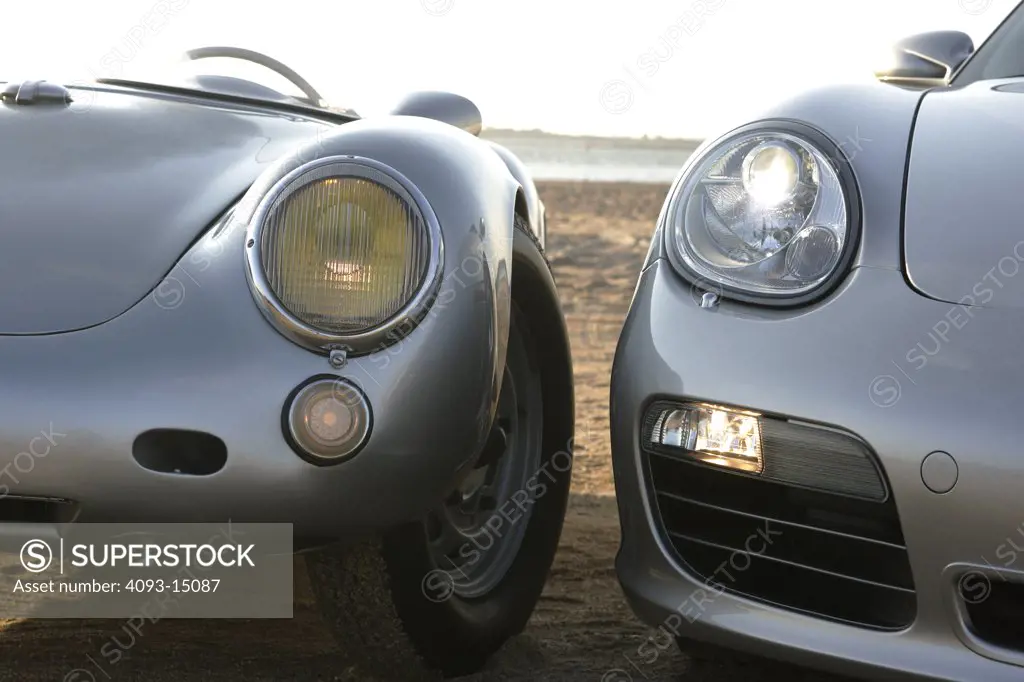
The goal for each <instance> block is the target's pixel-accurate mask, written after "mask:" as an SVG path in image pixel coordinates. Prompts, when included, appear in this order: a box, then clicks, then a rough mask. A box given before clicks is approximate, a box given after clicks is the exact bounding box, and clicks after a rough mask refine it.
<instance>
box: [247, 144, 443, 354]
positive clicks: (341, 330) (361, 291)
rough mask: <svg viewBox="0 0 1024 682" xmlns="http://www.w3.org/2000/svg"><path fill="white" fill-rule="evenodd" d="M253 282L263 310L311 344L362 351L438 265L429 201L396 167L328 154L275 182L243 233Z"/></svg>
mask: <svg viewBox="0 0 1024 682" xmlns="http://www.w3.org/2000/svg"><path fill="white" fill-rule="evenodd" d="M246 248H247V251H248V254H247V255H248V261H249V281H250V283H251V285H252V287H253V292H254V295H255V296H256V298H257V300H258V301H259V302H260V303H261V307H262V308H263V310H264V313H265V314H266V315H267V317H268V318H269V319H270V320H271V322H273V323H274V324H275V325H276V326H277V327H278V328H279V330H281V331H282V332H283V333H285V334H286V335H288V336H290V337H291V338H292V339H293V340H295V341H297V342H299V343H301V344H302V345H305V346H307V347H309V348H311V349H314V350H320V351H325V350H328V349H331V348H335V347H340V348H345V349H347V350H348V351H349V352H353V353H360V352H370V351H373V350H376V349H377V348H379V347H380V346H381V344H384V343H389V342H392V341H394V340H397V339H396V338H395V337H396V336H397V335H398V334H399V333H405V332H407V331H408V330H409V329H410V328H411V325H410V324H409V323H410V322H412V323H415V321H416V320H417V318H418V317H419V316H421V315H422V314H423V313H425V312H426V310H425V307H426V306H425V304H426V303H428V302H429V296H430V294H431V293H432V291H433V289H434V288H435V285H436V283H437V280H438V276H439V273H440V272H441V266H442V263H441V261H442V257H443V250H442V249H443V247H442V241H441V232H440V228H439V226H438V224H437V219H436V218H435V216H434V214H433V212H432V211H431V208H430V206H429V204H427V202H426V200H425V199H424V197H423V196H422V195H421V194H420V193H419V191H418V190H417V189H416V188H415V187H414V186H413V185H412V184H411V183H409V182H408V181H407V180H406V179H405V178H403V177H402V176H401V175H400V174H399V173H398V172H397V171H395V170H394V169H391V168H388V167H386V166H384V165H382V164H379V163H377V162H374V161H370V160H368V159H352V158H351V157H335V158H325V159H319V160H317V161H313V162H311V163H308V164H305V165H303V166H301V167H299V168H297V169H295V170H294V171H292V172H291V173H289V174H288V175H286V176H285V177H284V178H282V179H281V180H280V181H279V182H277V183H276V184H275V185H274V187H273V188H271V190H270V191H269V192H268V193H267V194H266V196H265V197H264V198H263V200H262V201H261V203H260V205H259V206H258V207H257V209H256V211H255V213H254V215H253V218H252V220H251V223H250V225H249V234H248V236H247V239H246Z"/></svg>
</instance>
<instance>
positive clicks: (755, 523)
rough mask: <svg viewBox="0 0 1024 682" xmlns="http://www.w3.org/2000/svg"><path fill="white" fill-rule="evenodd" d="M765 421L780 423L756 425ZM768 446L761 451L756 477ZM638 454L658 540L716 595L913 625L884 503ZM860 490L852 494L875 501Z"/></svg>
mask: <svg viewBox="0 0 1024 682" xmlns="http://www.w3.org/2000/svg"><path fill="white" fill-rule="evenodd" d="M772 421H780V422H781V421H782V420H771V419H765V418H762V423H765V424H768V423H770V422H772ZM782 423H785V422H782ZM801 428H809V427H806V426H802V427H801ZM772 431H773V429H772V428H771V427H770V426H769V428H768V429H764V430H763V434H762V435H763V437H764V440H765V441H767V440H768V436H769V435H770V434H771V433H772ZM823 433H827V434H828V435H827V436H826V438H827V439H832V438H835V436H836V434H837V432H836V431H833V430H827V431H823ZM843 437H845V438H850V440H855V439H852V438H851V437H848V436H843ZM855 442H857V443H861V441H855ZM777 445H778V443H776V444H769V443H768V442H765V444H764V446H765V447H764V449H765V453H766V462H765V466H766V469H767V468H768V467H770V466H771V462H770V461H769V460H770V459H771V458H772V456H773V451H774V454H775V456H776V457H777V456H778V447H777ZM791 445H792V446H793V447H797V446H798V444H795V443H794V444H791ZM865 447H866V446H865ZM645 449H646V456H647V463H648V475H649V484H650V487H651V489H652V492H653V495H652V499H653V500H654V503H653V506H654V509H653V511H654V513H655V517H656V518H660V521H661V525H662V532H663V534H664V536H665V538H666V540H667V541H668V543H669V544H670V545H671V547H672V548H673V549H674V550H675V552H676V554H677V556H678V558H679V560H680V561H681V562H682V563H683V564H685V565H686V566H687V567H688V568H689V569H690V570H691V571H692V572H693V573H694V574H696V575H697V576H698V577H699V578H701V579H703V580H704V581H706V582H707V583H708V584H709V585H711V586H713V587H714V588H715V589H716V590H725V591H727V592H732V593H735V594H739V595H743V596H746V597H749V598H752V599H756V600H759V601H763V602H768V603H771V604H773V605H775V606H778V607H781V608H787V609H791V610H795V611H800V612H803V613H806V614H809V615H815V616H819V617H824V618H829V619H832V620H838V621H842V622H846V623H850V624H856V625H862V626H867V627H872V628H880V629H886V630H897V629H902V628H905V627H907V626H909V625H910V624H911V623H912V622H913V620H914V617H915V614H916V610H917V603H916V598H915V593H914V582H913V578H912V575H911V570H910V561H909V558H908V556H907V550H906V546H905V545H904V541H903V532H902V530H901V529H900V524H899V518H898V516H897V512H896V506H895V504H894V502H893V500H892V497H891V496H890V495H885V496H884V498H883V499H881V500H879V499H871V498H869V497H868V496H867V495H863V496H860V497H855V496H852V495H850V494H839V493H837V492H831V491H826V490H821V489H817V490H816V489H813V488H810V487H806V486H796V485H792V484H790V483H786V482H783V481H780V480H778V479H776V480H768V479H765V478H763V477H759V476H756V475H752V474H745V473H739V472H737V473H733V472H732V471H728V470H724V469H720V468H717V467H714V466H711V465H707V464H702V463H696V462H692V461H690V460H688V459H681V458H679V457H677V456H674V455H672V454H669V453H666V452H665V451H664V450H661V451H654V450H653V449H651V448H645ZM867 482H868V481H867V480H866V479H865V480H864V481H863V482H861V486H860V487H861V489H862V490H864V492H865V493H867V492H868V491H869V490H870V491H871V492H876V491H877V489H876V488H873V487H872V486H870V485H865V483H867ZM879 485H881V486H883V487H882V489H883V490H884V489H885V487H884V483H883V482H882V481H881V479H879Z"/></svg>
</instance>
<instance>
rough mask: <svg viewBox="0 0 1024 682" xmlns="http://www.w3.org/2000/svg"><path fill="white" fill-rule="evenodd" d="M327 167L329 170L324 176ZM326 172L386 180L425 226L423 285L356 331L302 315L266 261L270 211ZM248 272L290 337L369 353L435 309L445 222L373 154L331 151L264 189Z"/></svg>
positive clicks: (310, 345) (320, 347)
mask: <svg viewBox="0 0 1024 682" xmlns="http://www.w3.org/2000/svg"><path fill="white" fill-rule="evenodd" d="M325 172H328V173H329V176H324V175H323V174H324V173H325ZM322 177H338V178H356V179H362V180H368V181H370V182H373V183H376V184H378V185H381V186H383V187H384V188H386V189H388V190H390V191H391V192H394V193H395V194H396V195H398V197H400V198H401V199H402V200H403V201H404V202H406V204H407V206H409V207H410V208H411V209H413V210H415V211H416V212H417V213H418V216H419V218H420V219H421V221H422V224H423V225H424V227H425V229H426V237H427V248H428V250H429V254H428V257H427V265H426V270H425V272H424V275H423V277H422V279H421V281H420V284H419V288H418V289H417V290H416V292H415V293H414V294H413V295H412V297H411V298H410V299H409V300H408V301H407V302H406V303H405V305H403V306H402V307H401V309H400V310H398V311H397V312H396V313H394V314H393V315H391V316H390V317H389V318H388V319H386V320H384V321H383V322H381V323H380V324H379V325H377V326H375V327H373V328H370V329H365V330H360V331H359V332H355V333H333V332H330V331H326V330H324V329H319V328H317V327H315V326H313V325H311V324H308V323H307V322H305V321H303V320H301V319H299V317H297V316H296V315H295V314H294V313H292V312H291V311H289V310H288V308H287V307H286V306H285V305H284V304H283V303H282V302H281V300H280V299H279V297H278V296H277V294H275V293H274V291H273V288H272V287H271V285H270V282H269V280H268V278H267V275H266V272H265V270H264V265H263V255H264V254H263V230H264V228H265V226H266V224H267V220H268V218H269V217H270V214H271V212H272V211H273V210H274V209H275V207H277V206H278V205H279V203H280V201H281V200H283V199H287V198H288V197H290V196H291V195H293V194H294V193H295V192H297V191H299V190H301V189H302V188H304V187H306V186H307V185H309V184H311V183H313V182H316V181H317V179H318V178H322ZM244 248H245V259H246V278H247V280H248V282H249V288H250V290H251V292H252V295H253V298H254V299H255V301H256V304H257V306H258V307H259V309H260V312H262V313H263V316H264V317H265V318H266V319H267V320H268V321H269V322H270V323H271V324H272V325H273V326H274V327H275V328H276V329H277V330H278V331H279V332H280V333H281V334H282V335H284V336H285V337H286V338H288V339H289V340H291V341H293V342H294V343H296V344H298V345H300V346H302V347H304V348H306V349H308V350H311V351H314V352H317V353H322V354H327V353H329V352H330V351H331V350H336V349H341V350H345V351H347V352H348V353H349V354H350V355H365V354H367V353H372V352H374V351H376V350H380V349H382V348H384V347H386V346H388V345H391V344H393V343H397V342H398V341H400V340H401V339H403V338H404V337H405V336H406V335H407V334H409V332H411V331H412V330H413V328H415V326H416V325H417V324H418V323H419V322H420V321H421V320H422V319H423V317H424V316H425V315H426V314H427V312H428V311H429V309H430V306H431V304H432V303H433V300H434V297H435V296H436V293H437V290H438V288H439V287H440V284H441V278H442V272H443V270H444V240H443V236H442V232H441V226H440V223H439V222H438V220H437V216H436V215H435V214H434V211H433V209H432V208H431V206H430V204H429V202H428V201H427V199H426V197H425V196H424V195H423V193H422V192H421V191H420V190H419V189H418V188H417V187H416V186H415V185H414V184H413V183H412V182H411V181H409V180H408V178H406V177H405V176H404V175H402V174H401V173H400V172H398V171H397V170H395V169H394V168H391V167H390V166H387V165H386V164H383V163H380V162H379V161H375V160H373V159H368V158H364V157H356V156H329V157H324V158H320V159H315V160H313V161H310V162H308V163H304V164H302V165H300V166H298V167H297V168H295V169H293V170H291V171H290V172H288V173H287V174H285V175H284V176H283V177H281V178H280V179H279V180H277V181H276V182H275V183H274V184H273V185H272V186H271V187H270V189H269V190H268V191H267V192H266V193H265V194H264V196H263V197H262V198H261V199H260V200H259V202H258V204H257V205H256V208H255V210H254V211H253V213H252V218H251V219H250V220H249V222H248V225H247V227H246V234H245V247H244Z"/></svg>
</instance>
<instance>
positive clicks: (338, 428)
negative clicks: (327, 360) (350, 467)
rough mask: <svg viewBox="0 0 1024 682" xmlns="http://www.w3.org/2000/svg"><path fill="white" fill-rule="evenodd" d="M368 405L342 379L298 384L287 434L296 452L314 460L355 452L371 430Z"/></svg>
mask: <svg viewBox="0 0 1024 682" xmlns="http://www.w3.org/2000/svg"><path fill="white" fill-rule="evenodd" d="M370 422H371V413H370V404H369V403H368V402H367V400H366V396H364V395H363V393H362V391H360V390H359V389H358V388H356V387H355V386H353V385H352V384H350V383H348V382H347V381H345V380H343V379H336V378H322V379H316V380H314V381H312V382H310V383H308V384H306V385H305V386H303V387H301V388H300V389H299V391H298V392H297V393H296V394H295V397H294V398H293V399H292V401H291V405H290V407H289V408H288V412H287V428H288V435H289V436H290V437H291V441H292V443H293V444H294V445H295V446H296V447H297V448H298V450H299V451H300V452H299V454H301V455H303V456H305V457H307V458H311V459H312V460H314V461H316V462H317V463H330V462H335V461H338V460H341V459H344V458H346V457H350V456H351V455H354V454H355V453H356V452H358V451H359V449H360V448H361V447H362V446H363V444H364V443H365V442H366V438H367V436H368V435H369V433H370Z"/></svg>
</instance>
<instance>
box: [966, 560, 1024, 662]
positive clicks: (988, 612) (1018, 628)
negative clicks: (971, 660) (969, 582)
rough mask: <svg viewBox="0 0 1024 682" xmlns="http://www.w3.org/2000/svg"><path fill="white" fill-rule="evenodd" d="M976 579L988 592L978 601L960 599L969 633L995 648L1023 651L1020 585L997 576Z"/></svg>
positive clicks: (1023, 594)
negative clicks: (984, 583) (962, 603)
mask: <svg viewBox="0 0 1024 682" xmlns="http://www.w3.org/2000/svg"><path fill="white" fill-rule="evenodd" d="M978 579H979V580H985V582H986V585H987V587H988V593H987V594H985V595H984V596H985V598H984V599H982V600H981V601H977V600H970V599H965V600H964V606H965V607H966V608H967V616H968V621H969V623H968V625H969V627H970V629H971V631H972V632H973V633H974V634H975V636H977V637H978V638H980V639H983V640H985V641H987V642H990V643H992V644H995V645H996V646H1001V647H1003V648H1006V649H1013V650H1014V651H1024V585H1022V584H1020V583H1011V582H1006V581H1005V580H1004V579H1003V578H1000V577H992V578H985V579H982V578H978ZM964 596H967V595H964ZM970 596H977V595H975V594H972V595H970Z"/></svg>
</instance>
